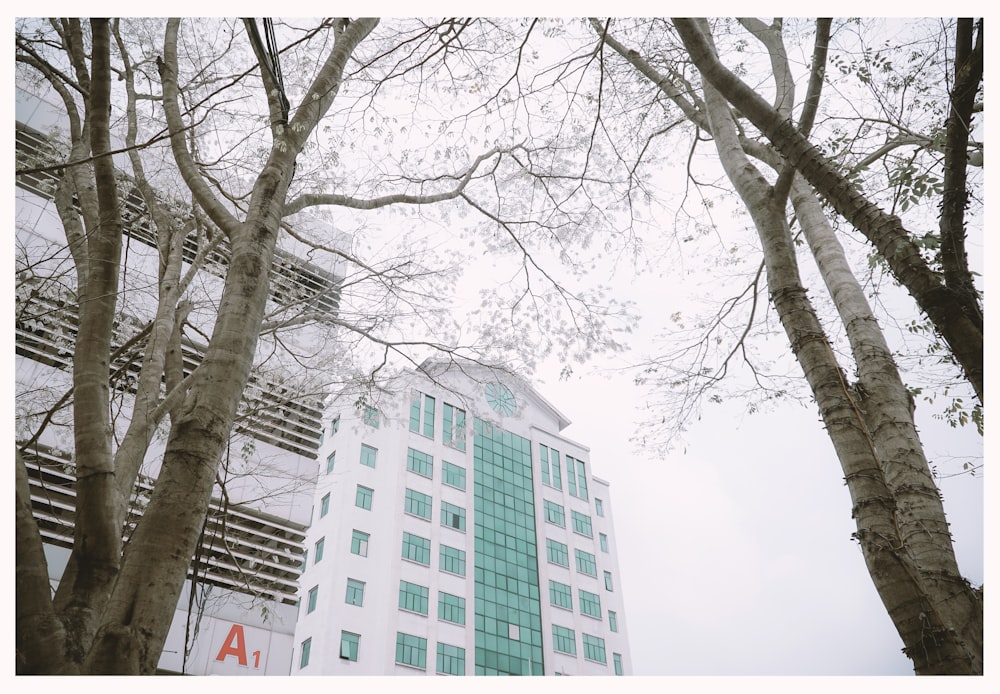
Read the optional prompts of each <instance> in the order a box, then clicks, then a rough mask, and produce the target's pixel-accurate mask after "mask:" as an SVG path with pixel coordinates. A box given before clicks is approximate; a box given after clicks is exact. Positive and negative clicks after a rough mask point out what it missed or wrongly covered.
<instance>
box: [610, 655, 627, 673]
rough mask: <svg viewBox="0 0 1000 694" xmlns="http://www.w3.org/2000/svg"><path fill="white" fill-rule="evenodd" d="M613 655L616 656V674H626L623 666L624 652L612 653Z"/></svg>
mask: <svg viewBox="0 0 1000 694" xmlns="http://www.w3.org/2000/svg"><path fill="white" fill-rule="evenodd" d="M612 656H614V660H615V674H616V675H618V676H621V675H624V674H625V670H624V668H622V654H621V653H612Z"/></svg>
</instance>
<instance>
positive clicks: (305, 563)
mask: <svg viewBox="0 0 1000 694" xmlns="http://www.w3.org/2000/svg"><path fill="white" fill-rule="evenodd" d="M308 565H309V550H308V549H307V550H304V551H303V552H302V565H301V566H300V567H299V571H305V570H306V567H307V566H308Z"/></svg>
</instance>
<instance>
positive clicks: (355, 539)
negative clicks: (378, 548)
mask: <svg viewBox="0 0 1000 694" xmlns="http://www.w3.org/2000/svg"><path fill="white" fill-rule="evenodd" d="M368 538H369V535H368V533H363V532H361V531H360V530H355V531H353V533H352V534H351V554H357V555H358V556H359V557H367V556H368Z"/></svg>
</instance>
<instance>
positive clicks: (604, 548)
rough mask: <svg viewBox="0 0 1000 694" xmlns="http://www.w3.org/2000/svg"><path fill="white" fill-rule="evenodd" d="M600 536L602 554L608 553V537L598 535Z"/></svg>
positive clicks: (601, 534) (602, 534)
mask: <svg viewBox="0 0 1000 694" xmlns="http://www.w3.org/2000/svg"><path fill="white" fill-rule="evenodd" d="M598 534H599V535H600V537H601V551H602V552H607V551H608V536H607V535H605V534H604V533H598Z"/></svg>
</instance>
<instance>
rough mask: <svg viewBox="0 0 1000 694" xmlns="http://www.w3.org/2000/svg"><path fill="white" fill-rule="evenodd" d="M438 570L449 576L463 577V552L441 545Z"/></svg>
mask: <svg viewBox="0 0 1000 694" xmlns="http://www.w3.org/2000/svg"><path fill="white" fill-rule="evenodd" d="M439 560H440V565H439V568H440V569H441V570H442V571H447V572H448V573H451V574H457V575H459V576H464V575H465V551H464V550H461V549H455V548H454V547H448V546H447V545H441V554H440V557H439Z"/></svg>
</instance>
